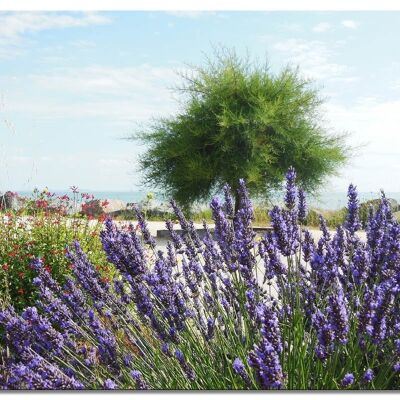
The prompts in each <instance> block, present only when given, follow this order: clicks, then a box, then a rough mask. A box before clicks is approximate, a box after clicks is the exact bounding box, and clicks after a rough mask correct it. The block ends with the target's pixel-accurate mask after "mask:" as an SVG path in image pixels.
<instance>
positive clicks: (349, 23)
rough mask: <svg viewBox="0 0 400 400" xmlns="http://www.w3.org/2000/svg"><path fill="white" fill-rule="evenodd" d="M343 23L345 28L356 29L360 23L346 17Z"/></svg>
mask: <svg viewBox="0 0 400 400" xmlns="http://www.w3.org/2000/svg"><path fill="white" fill-rule="evenodd" d="M342 25H343V26H344V27H345V28H349V29H356V28H358V26H359V25H360V24H359V23H358V22H356V21H353V20H351V19H346V20H344V21H342Z"/></svg>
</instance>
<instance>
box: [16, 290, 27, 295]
mask: <svg viewBox="0 0 400 400" xmlns="http://www.w3.org/2000/svg"><path fill="white" fill-rule="evenodd" d="M17 292H18V294H20V295H23V294H24V293H25V290H24V289H22V288H19V289H18V290H17Z"/></svg>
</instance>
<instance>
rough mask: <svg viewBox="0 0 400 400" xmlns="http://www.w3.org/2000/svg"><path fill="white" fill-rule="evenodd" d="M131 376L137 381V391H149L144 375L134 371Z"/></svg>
mask: <svg viewBox="0 0 400 400" xmlns="http://www.w3.org/2000/svg"><path fill="white" fill-rule="evenodd" d="M131 376H132V378H133V379H134V380H135V383H136V389H137V390H148V389H149V386H148V385H147V383H146V382H145V381H144V379H143V376H142V374H141V373H140V372H139V371H137V370H133V371H132V372H131Z"/></svg>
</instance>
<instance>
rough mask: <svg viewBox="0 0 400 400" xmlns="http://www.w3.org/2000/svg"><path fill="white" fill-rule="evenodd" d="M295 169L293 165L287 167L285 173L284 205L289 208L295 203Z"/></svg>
mask: <svg viewBox="0 0 400 400" xmlns="http://www.w3.org/2000/svg"><path fill="white" fill-rule="evenodd" d="M295 181H296V171H295V169H294V168H293V167H289V169H288V172H287V173H286V194H285V205H286V207H287V208H288V209H289V210H293V209H294V207H295V205H296V197H297V188H296V184H295Z"/></svg>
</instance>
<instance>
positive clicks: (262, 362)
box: [248, 338, 283, 389]
mask: <svg viewBox="0 0 400 400" xmlns="http://www.w3.org/2000/svg"><path fill="white" fill-rule="evenodd" d="M248 362H249V365H250V367H251V368H253V369H254V370H255V371H256V379H257V382H258V383H259V385H260V387H261V389H281V388H282V387H283V372H282V367H281V363H280V360H279V357H278V353H277V352H276V351H275V350H274V347H273V346H272V344H271V343H270V342H269V341H268V340H267V339H265V338H264V339H262V341H261V343H260V345H258V346H257V345H255V346H254V350H252V351H251V352H250V353H249V356H248Z"/></svg>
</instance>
